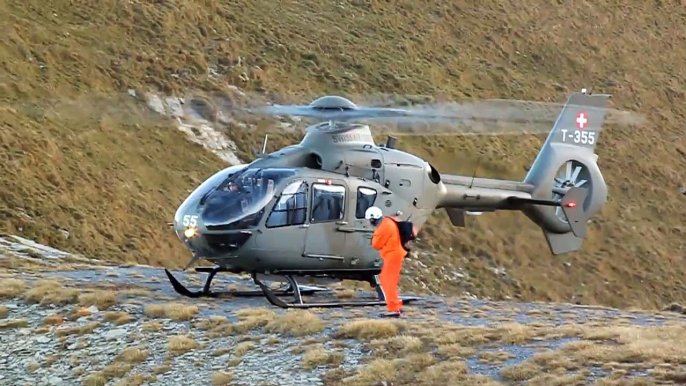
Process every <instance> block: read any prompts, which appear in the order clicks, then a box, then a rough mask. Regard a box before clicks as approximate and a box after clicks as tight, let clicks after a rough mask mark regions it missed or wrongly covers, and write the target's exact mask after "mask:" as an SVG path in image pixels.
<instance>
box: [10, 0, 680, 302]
mask: <svg viewBox="0 0 686 386" xmlns="http://www.w3.org/2000/svg"><path fill="white" fill-rule="evenodd" d="M70 3H72V4H70ZM89 3H90V2H86V1H81V2H68V1H64V0H61V1H60V0H42V1H15V0H8V1H5V2H4V3H3V4H2V5H0V7H3V8H0V25H2V26H3V27H2V28H3V32H4V33H5V34H4V35H5V36H6V38H5V39H3V41H2V43H0V63H2V67H1V70H0V98H2V99H1V101H2V107H1V108H0V120H1V123H2V124H1V126H0V143H2V146H3V151H2V158H1V162H0V179H1V180H0V230H4V231H7V232H10V233H17V234H21V235H28V236H30V237H35V238H37V240H38V241H40V242H45V243H49V244H51V245H54V246H56V247H60V248H65V249H68V250H73V251H79V252H83V253H86V254H89V255H92V256H96V257H100V258H103V259H115V260H135V261H140V262H147V263H155V264H168V265H171V264H175V265H178V264H180V263H185V261H186V260H187V254H186V253H185V251H184V250H183V249H182V246H181V244H180V243H179V242H178V241H177V240H176V239H175V238H174V237H173V235H172V234H171V232H169V230H168V229H167V228H166V227H165V226H164V223H165V222H166V221H169V220H170V219H171V217H172V216H173V211H174V209H175V207H176V205H178V203H180V201H181V200H182V199H183V197H184V196H185V194H186V193H187V189H189V188H191V187H192V186H193V185H194V184H196V183H198V182H199V181H201V179H202V178H203V177H205V176H208V175H210V174H211V173H212V172H213V171H214V170H215V169H216V168H218V167H220V165H221V163H220V162H219V161H218V160H217V159H216V158H215V157H213V156H212V155H209V154H207V153H205V152H204V151H201V149H200V148H199V147H198V146H195V145H192V144H190V143H189V142H187V141H186V140H185V139H184V137H183V134H182V133H179V132H178V131H176V130H174V129H173V126H172V125H171V124H170V123H169V122H165V121H162V120H158V119H157V118H154V117H153V116H151V115H149V114H146V113H145V112H144V111H141V110H140V109H138V108H137V107H136V106H135V104H134V102H133V101H134V100H133V98H129V97H126V94H125V93H126V90H127V89H129V88H134V89H137V90H160V91H162V92H165V93H168V94H169V93H173V92H176V91H180V90H183V89H185V88H193V89H194V90H198V89H200V90H205V91H218V90H223V89H225V86H226V84H235V85H238V86H239V87H241V88H244V89H248V90H255V89H258V90H261V89H266V90H270V91H278V92H280V93H285V94H305V95H307V96H315V95H318V94H323V93H342V94H364V93H367V92H377V93H378V92H382V93H392V92H397V93H421V94H432V95H436V94H441V95H445V96H448V97H462V96H474V97H499V98H521V99H532V100H540V101H555V102H563V101H564V99H565V98H566V97H567V94H568V93H569V90H570V89H579V88H581V87H587V86H589V85H593V87H594V89H595V91H602V92H608V93H612V94H614V98H613V104H614V107H615V108H621V109H632V110H637V111H639V112H641V113H642V114H644V115H646V116H647V117H648V124H647V125H646V126H644V127H641V128H640V129H638V130H637V129H634V130H628V129H623V128H619V127H609V126H606V131H605V132H604V133H603V134H602V136H601V142H600V144H599V147H598V152H599V154H600V161H599V162H600V165H601V168H602V170H603V171H604V173H605V176H606V180H607V182H608V185H609V188H610V197H609V203H608V205H607V207H606V209H605V210H604V211H603V213H602V216H600V217H599V218H598V219H597V221H595V222H594V224H593V226H592V232H591V235H590V237H589V240H588V241H587V242H586V244H585V246H584V249H583V251H582V252H579V253H575V254H571V255H565V256H561V257H552V256H551V255H550V254H549V253H548V251H547V247H546V245H545V241H544V239H543V237H542V235H541V234H540V231H539V230H538V229H536V228H535V227H534V226H533V225H532V224H530V223H529V222H528V220H527V219H526V218H524V216H522V215H519V214H514V213H503V214H500V213H498V214H491V215H485V216H482V217H480V218H478V219H476V220H473V221H470V222H469V227H468V228H467V229H454V228H452V227H450V226H446V224H447V222H446V216H445V215H444V214H443V213H438V214H437V215H436V216H435V218H434V219H432V221H431V226H430V227H429V228H428V229H427V230H426V235H425V238H426V239H427V241H426V242H427V243H430V245H429V246H428V247H429V248H431V249H433V250H434V253H432V255H431V256H430V257H426V258H425V259H426V260H427V261H425V263H427V264H428V265H429V268H428V269H425V270H421V271H417V272H415V273H413V275H415V276H416V275H418V274H421V275H422V277H423V278H425V280H426V282H427V283H428V284H429V287H430V288H431V289H432V290H436V291H443V292H450V291H455V290H458V289H460V290H461V289H465V288H466V289H468V290H469V291H471V292H473V293H476V294H478V295H488V296H494V297H502V296H518V297H521V298H523V299H527V300H532V299H533V300H556V301H557V300H579V301H581V302H584V303H587V302H588V303H598V302H599V303H604V304H609V305H613V306H624V305H636V306H644V307H652V306H661V305H662V304H664V303H665V302H670V301H686V287H685V285H684V283H683V281H682V277H684V273H686V268H685V265H684V264H683V260H684V257H685V256H686V248H685V245H686V244H685V243H686V242H685V241H684V240H686V230H685V229H684V225H683V224H684V220H686V214H685V212H684V210H683V207H684V203H685V202H686V201H684V197H683V196H681V195H679V194H678V192H677V187H678V185H679V184H681V183H684V178H686V177H684V176H683V170H684V167H685V166H686V156H685V154H686V142H685V141H684V139H683V134H682V133H683V126H682V121H683V120H684V119H686V116H685V115H686V105H685V103H686V100H685V99H686V98H685V93H684V90H685V89H684V84H686V79H685V78H686V75H684V74H685V73H684V70H683V58H684V57H686V28H685V27H684V25H686V11H684V9H683V6H680V5H678V4H677V3H678V2H652V3H647V2H643V1H635V0H632V1H631V2H622V3H625V4H621V5H620V4H619V3H618V2H616V1H609V0H597V1H593V2H580V1H574V2H566V3H567V4H565V5H551V4H552V3H550V2H548V1H543V0H532V1H528V2H526V3H524V2H504V1H503V2H490V3H483V5H474V4H477V2H468V1H464V0H458V1H436V0H425V1H417V0H400V1H393V2H390V1H361V0H357V1H336V2H333V1H313V0H303V1H297V2H296V1H292V0H282V1H278V2H277V1H264V0H251V1H245V0H234V1H217V0H206V1H202V2H197V1H189V0H185V1H184V0H179V1H159V2H155V3H156V4H153V2H148V1H139V0H134V1H128V2H119V1H114V0H103V1H100V2H98V3H99V5H97V6H90V5H86V4H89ZM210 65H212V66H214V67H217V68H218V69H219V71H220V72H221V73H223V76H222V77H220V78H216V77H215V78H212V77H208V75H207V68H208V66H210ZM242 75H243V79H245V76H246V75H247V77H248V78H249V80H248V81H247V82H246V81H245V80H241V76H242ZM121 95H124V96H121ZM59 101H62V104H61V105H59V106H57V107H56V108H53V109H52V110H48V109H47V107H48V106H50V105H51V104H54V103H56V102H59ZM64 101H76V103H72V104H70V105H65V104H64ZM95 102H97V103H95ZM83 106H89V107H83ZM94 106H95V107H94ZM104 106H108V108H103V107H104ZM230 136H232V137H233V139H235V140H237V141H238V144H239V147H240V149H241V150H242V152H248V150H249V148H248V146H250V145H252V144H254V143H256V142H257V141H258V140H259V139H258V138H257V136H258V133H255V134H246V133H245V132H241V133H238V132H234V133H231V134H230ZM281 140H282V141H287V140H297V138H292V137H288V136H282V137H281ZM401 142H402V147H404V148H406V149H410V150H412V151H414V152H417V153H418V154H419V155H422V156H426V157H430V158H431V159H432V160H433V162H434V163H435V164H436V166H437V167H439V168H440V170H441V171H443V172H444V173H458V172H463V173H469V172H471V169H472V167H473V165H474V158H475V157H476V156H477V154H479V153H481V154H484V155H482V156H481V157H482V160H481V166H480V175H483V176H494V177H507V178H522V177H523V175H524V167H525V166H527V165H529V164H530V163H531V161H532V160H533V157H534V156H535V154H536V152H537V150H538V147H539V146H540V145H541V142H542V138H535V137H530V138H514V139H513V138H509V139H498V138H487V139H484V138H480V139H473V138H467V139H465V138H426V137H425V138H411V139H405V138H403V139H402V141H401ZM282 143H285V142H282ZM456 159H457V161H458V162H455V160H456ZM57 227H62V228H64V229H67V230H68V231H69V232H70V237H69V238H68V239H65V238H64V236H63V234H62V233H61V232H59V231H58V229H57ZM442 267H447V268H445V269H444V270H445V271H448V270H449V269H452V267H462V268H464V270H465V271H466V272H468V273H469V277H470V279H469V280H467V281H466V282H463V283H453V282H451V281H446V280H444V279H443V271H442ZM494 267H500V268H505V272H507V276H502V275H500V276H499V275H496V274H495V273H493V270H492V268H494ZM412 286H413V285H412V284H411V281H409V280H408V281H407V282H406V288H409V287H412Z"/></svg>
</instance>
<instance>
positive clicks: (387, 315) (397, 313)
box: [381, 311, 402, 318]
mask: <svg viewBox="0 0 686 386" xmlns="http://www.w3.org/2000/svg"><path fill="white" fill-rule="evenodd" d="M401 316H402V312H400V311H386V312H384V313H382V314H381V317H382V318H399V317H401Z"/></svg>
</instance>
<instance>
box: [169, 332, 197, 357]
mask: <svg viewBox="0 0 686 386" xmlns="http://www.w3.org/2000/svg"><path fill="white" fill-rule="evenodd" d="M198 346H199V345H198V342H196V341H195V340H194V339H193V338H191V337H190V336H188V335H176V336H172V337H170V338H169V341H168V343H167V348H168V349H169V352H170V353H173V354H183V353H185V352H188V351H191V350H195V349H196V348H198Z"/></svg>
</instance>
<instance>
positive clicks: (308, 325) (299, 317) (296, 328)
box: [264, 310, 324, 336]
mask: <svg viewBox="0 0 686 386" xmlns="http://www.w3.org/2000/svg"><path fill="white" fill-rule="evenodd" d="M264 330H265V331H266V332H269V333H278V334H286V335H290V336H305V335H312V334H316V333H318V332H321V331H323V330H324V322H323V321H322V320H321V319H319V317H318V316H317V315H316V314H314V313H312V312H310V311H306V310H288V311H287V312H286V313H285V314H283V315H280V316H278V317H276V319H273V320H271V321H269V322H268V323H267V324H266V326H265V327H264Z"/></svg>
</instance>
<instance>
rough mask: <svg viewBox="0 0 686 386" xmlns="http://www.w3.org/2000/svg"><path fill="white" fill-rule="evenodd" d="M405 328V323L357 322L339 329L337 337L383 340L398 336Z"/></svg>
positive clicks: (386, 321) (371, 320)
mask: <svg viewBox="0 0 686 386" xmlns="http://www.w3.org/2000/svg"><path fill="white" fill-rule="evenodd" d="M404 328H405V324H404V323H403V322H397V321H388V320H375V319H365V320H355V321H352V322H347V323H345V324H343V325H341V326H340V327H339V328H338V331H337V336H339V337H343V338H356V339H359V340H365V341H366V340H370V339H383V338H388V337H392V336H395V335H397V334H398V333H400V332H401V331H402V330H403V329H404Z"/></svg>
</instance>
